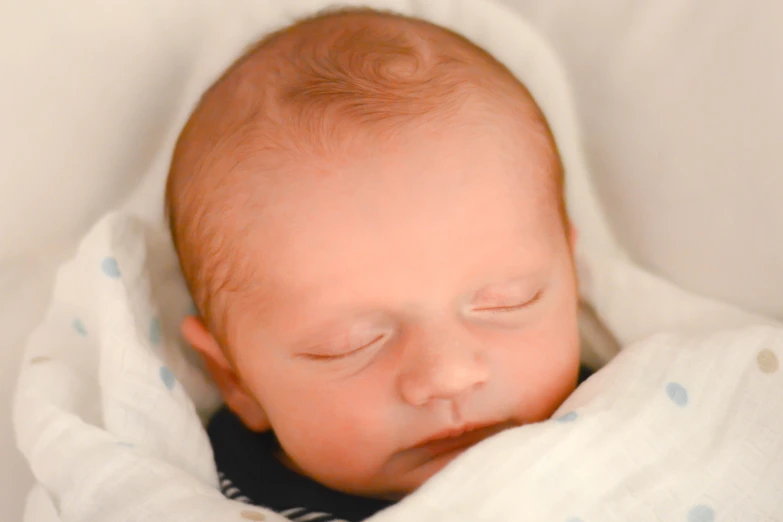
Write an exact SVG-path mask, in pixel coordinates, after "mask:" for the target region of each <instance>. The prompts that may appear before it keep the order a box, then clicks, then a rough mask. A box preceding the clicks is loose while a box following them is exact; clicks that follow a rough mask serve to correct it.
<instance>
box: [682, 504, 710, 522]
mask: <svg viewBox="0 0 783 522" xmlns="http://www.w3.org/2000/svg"><path fill="white" fill-rule="evenodd" d="M714 520H715V511H714V510H713V509H712V508H711V507H710V506H707V505H704V504H699V505H698V506H693V507H692V508H691V510H690V511H688V522H714Z"/></svg>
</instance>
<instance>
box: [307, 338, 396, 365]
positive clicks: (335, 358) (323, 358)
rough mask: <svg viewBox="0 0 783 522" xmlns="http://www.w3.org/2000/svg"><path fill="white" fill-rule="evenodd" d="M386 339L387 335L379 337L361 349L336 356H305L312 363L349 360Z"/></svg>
mask: <svg viewBox="0 0 783 522" xmlns="http://www.w3.org/2000/svg"><path fill="white" fill-rule="evenodd" d="M384 337H386V335H379V336H377V337H375V339H373V340H372V341H370V342H369V343H366V344H363V345H362V346H360V347H359V348H354V349H353V350H350V351H348V352H344V353H338V354H336V355H321V354H317V353H308V354H305V357H306V358H307V359H310V360H311V361H338V360H340V359H347V358H349V357H351V356H353V355H356V354H358V353H359V352H361V351H363V350H365V349H367V348H369V347H370V346H372V345H374V344H375V343H377V342H378V341H380V340H382V339H383V338H384Z"/></svg>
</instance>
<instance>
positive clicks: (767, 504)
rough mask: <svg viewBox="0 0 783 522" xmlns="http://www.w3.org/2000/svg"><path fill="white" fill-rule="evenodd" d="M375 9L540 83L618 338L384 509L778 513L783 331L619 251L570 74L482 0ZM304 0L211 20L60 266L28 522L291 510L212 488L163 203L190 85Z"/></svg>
mask: <svg viewBox="0 0 783 522" xmlns="http://www.w3.org/2000/svg"><path fill="white" fill-rule="evenodd" d="M363 3H365V4H371V5H375V6H381V7H390V8H394V9H398V10H400V11H403V12H408V13H413V14H417V15H420V16H423V17H425V18H429V19H431V20H433V21H434V22H436V23H440V24H442V25H446V26H449V27H451V28H454V29H456V30H458V31H460V32H461V33H463V34H465V35H466V36H468V37H469V38H471V39H473V40H474V41H476V42H477V43H479V44H480V45H483V46H484V47H486V48H487V49H488V50H489V51H490V52H492V53H493V54H495V55H496V56H497V57H498V58H499V59H501V60H502V61H503V62H505V63H506V64H507V65H508V66H509V67H510V68H511V69H512V70H513V71H514V72H515V73H516V74H517V75H518V76H519V77H520V78H521V79H523V81H524V82H525V83H526V84H527V85H528V86H529V88H530V89H531V91H532V92H533V94H534V95H535V97H536V98H537V100H538V101H539V103H540V105H541V106H542V109H543V110H544V112H545V114H546V115H547V118H548V119H549V121H550V124H551V126H552V128H553V131H554V133H555V135H556V138H557V140H558V144H559V147H560V150H561V153H562V155H563V159H564V164H565V167H566V172H567V176H568V199H569V206H570V208H571V213H572V217H573V218H574V221H575V222H576V225H577V227H578V228H579V230H580V241H581V246H580V252H579V254H578V258H579V264H580V275H581V279H582V292H583V296H584V298H585V299H586V301H587V302H589V304H590V306H591V308H592V309H593V310H594V311H595V314H596V315H597V316H598V317H600V318H601V319H602V320H603V323H604V324H605V325H607V326H608V327H609V329H610V330H611V331H612V334H613V335H614V337H615V338H616V339H617V340H619V342H620V344H621V345H623V346H628V348H626V349H625V350H623V351H622V352H621V353H620V354H619V355H618V356H617V357H616V358H614V359H613V360H612V362H611V363H610V364H608V365H607V366H606V367H605V368H604V369H603V370H601V371H600V372H599V373H597V374H596V375H595V376H593V377H592V378H591V379H589V380H588V381H587V382H586V383H585V384H583V385H582V386H581V387H580V388H579V389H578V390H577V391H576V392H575V393H574V394H573V395H572V396H571V397H570V398H569V399H568V400H567V401H566V402H565V403H564V404H563V406H562V407H561V408H560V410H559V411H558V413H557V414H556V415H555V418H554V420H551V421H547V422H543V423H539V424H535V425H529V426H523V427H521V428H517V429H514V430H509V431H507V432H504V433H502V434H500V435H498V436H496V437H493V438H491V439H489V440H486V441H484V442H483V443H481V444H479V445H477V446H476V447H474V448H472V449H470V450H469V451H467V452H466V453H465V454H464V455H463V456H461V457H460V458H459V459H457V460H456V461H455V462H454V463H452V464H451V465H450V466H448V467H447V468H446V469H444V470H443V471H442V472H441V473H440V474H438V475H437V476H436V477H434V478H433V479H432V480H431V481H430V482H428V483H427V484H426V485H425V486H424V487H422V488H421V489H420V490H419V491H417V492H416V493H415V494H413V495H411V496H410V497H408V498H407V499H405V500H403V501H402V502H400V503H399V504H397V505H396V506H394V507H392V508H390V509H388V510H386V511H384V512H381V513H379V514H378V515H376V516H375V517H373V520H377V521H383V522H415V521H419V520H422V521H424V520H426V521H440V520H443V521H445V520H449V521H469V520H470V521H496V520H527V521H557V522H561V521H562V522H579V521H582V522H596V521H601V522H606V521H628V520H633V521H660V520H662V521H670V520H671V521H683V522H713V521H714V522H722V521H732V520H736V521H742V522H755V521H781V520H783V494H782V493H781V492H782V491H783V412H782V411H781V407H780V404H781V398H783V369H780V368H779V366H780V363H779V361H780V359H781V358H783V327H781V325H777V324H774V323H773V322H772V321H767V320H764V319H762V318H757V317H753V316H751V315H748V314H745V313H743V312H741V311H739V310H735V309H733V308H731V307H728V306H724V305H722V304H720V303H716V302H713V301H709V300H706V299H701V298H698V297H696V296H692V295H689V294H687V293H685V292H683V291H681V290H678V289H676V288H674V287H672V286H671V285H669V284H667V283H666V282H664V281H661V280H659V279H657V278H655V277H654V276H651V275H649V274H647V273H645V272H644V271H642V270H640V269H639V268H638V267H636V266H635V265H634V264H633V263H631V261H630V260H628V259H627V257H626V256H625V255H624V254H623V252H622V251H621V249H620V248H619V247H618V246H617V244H616V243H615V241H614V240H613V238H612V236H611V234H610V232H609V228H608V227H607V226H606V223H605V222H604V221H603V219H602V217H601V214H600V212H599V211H598V206H597V204H596V201H595V198H594V196H593V194H592V191H591V188H590V183H589V177H588V173H587V171H586V169H585V165H584V161H583V159H582V156H581V153H580V151H579V142H578V139H577V132H576V124H575V121H574V116H573V111H572V107H571V102H570V99H569V97H568V90H567V85H566V82H565V79H564V77H563V74H562V71H561V70H560V68H559V67H558V65H557V62H556V61H555V60H554V58H553V56H552V54H551V52H550V51H549V49H548V48H547V46H546V45H545V44H544V42H543V41H541V39H540V38H539V37H538V36H537V35H536V34H535V33H534V32H533V31H531V29H530V28H529V27H528V26H527V25H526V24H525V23H524V22H523V21H522V20H520V19H519V18H517V17H515V16H514V15H513V14H511V13H510V12H507V11H506V10H503V9H501V8H499V7H497V6H495V5H493V4H488V3H484V2H481V1H480V0H475V1H458V0H419V1H408V2H405V1H399V2H395V1H392V0H388V1H377V2H363ZM295 4H296V9H293V8H290V9H293V10H290V9H289V12H285V13H284V12H283V11H282V10H281V9H280V8H279V7H277V6H275V5H272V3H271V2H263V1H260V2H257V3H255V6H254V7H253V9H255V11H253V13H252V16H250V14H248V13H238V14H236V16H235V17H234V18H232V20H233V22H232V23H229V24H226V25H225V26H224V27H223V30H222V32H221V31H217V32H216V33H215V34H216V36H215V38H214V39H213V40H212V41H211V42H210V43H212V44H214V46H213V47H212V48H211V49H210V52H209V53H205V54H204V56H203V63H201V68H200V69H198V71H197V72H196V73H194V78H193V82H192V85H191V89H190V90H189V91H188V92H189V94H186V96H185V98H186V99H185V100H184V101H183V106H182V108H181V109H182V110H181V111H180V118H179V119H178V120H177V121H174V122H172V126H171V132H170V135H169V136H168V140H169V141H167V142H166V147H165V149H166V150H167V151H169V152H165V153H164V152H162V153H161V156H160V158H159V161H158V162H157V163H156V165H154V166H153V168H152V169H151V171H150V173H148V176H147V183H146V184H145V185H144V186H143V187H142V189H141V190H140V191H139V192H138V193H137V194H135V195H134V196H133V197H132V198H131V199H130V200H129V202H128V204H127V206H125V207H124V208H122V209H119V210H118V211H115V212H113V213H111V214H110V215H108V216H106V217H104V218H103V219H102V220H100V222H99V223H98V224H97V225H96V226H95V227H94V228H93V229H92V230H91V231H90V232H89V234H88V235H87V236H86V237H85V239H84V240H83V242H82V244H81V246H80V248H79V251H78V252H77V254H76V256H75V257H74V259H73V260H72V261H70V262H69V263H68V264H66V265H65V266H64V267H63V268H62V269H61V271H60V273H59V275H58V280H57V284H56V288H55V292H54V296H53V300H52V304H51V307H50V310H49V312H48V314H47V317H46V319H45V320H44V322H43V323H42V324H41V325H40V326H39V328H38V329H37V330H36V332H35V333H34V335H33V336H32V338H31V339H30V342H29V345H28V346H27V348H26V356H25V361H24V366H23V368H22V372H21V377H20V382H19V386H18V391H17V395H16V399H15V412H14V424H15V429H16V433H17V439H18V441H19V445H20V448H21V450H22V452H23V453H24V454H25V456H26V458H27V459H28V461H29V462H30V465H31V467H32V469H33V472H34V474H35V477H36V479H37V481H38V483H39V486H38V487H37V488H36V490H35V491H34V492H33V493H32V494H31V496H30V498H29V499H28V506H27V514H26V520H27V521H28V522H55V521H62V522H120V521H124V522H131V521H133V522H141V521H155V522H180V521H181V522H185V521H187V522H208V521H209V522H232V521H238V522H241V521H242V520H264V519H265V520H269V521H274V520H284V519H283V517H281V516H280V515H277V514H274V513H271V512H268V511H266V510H263V509H261V508H255V507H250V506H247V505H245V504H242V503H239V502H234V501H231V500H227V499H225V498H223V497H222V495H221V494H220V493H219V491H218V489H217V485H218V477H217V474H216V470H215V468H214V464H213V462H212V453H211V449H210V446H209V441H208V439H207V437H206V433H205V431H204V429H203V421H204V419H205V418H206V416H208V415H209V414H210V413H211V412H212V411H214V409H215V408H216V407H217V405H218V403H219V398H218V396H217V394H216V392H215V390H214V388H213V387H212V385H211V383H210V382H209V380H208V379H207V377H206V376H205V374H204V373H203V372H202V371H201V369H200V368H199V366H198V365H197V364H196V363H195V361H194V359H193V358H192V356H191V355H190V352H189V351H187V350H186V349H184V347H183V344H182V340H181V339H180V336H179V333H178V324H179V322H180V320H181V319H182V317H184V315H186V314H188V313H190V311H191V303H190V300H189V297H188V295H187V291H186V289H185V286H184V284H183V282H182V279H181V275H180V273H179V270H178V265H177V261H176V258H175V256H174V253H173V250H172V247H171V245H170V241H169V237H168V234H167V233H166V230H165V227H164V225H163V223H162V219H161V215H160V206H161V203H160V201H161V197H160V195H161V191H162V186H163V181H164V177H165V171H166V166H167V163H168V157H169V154H170V145H171V144H172V143H173V140H174V138H175V136H176V134H177V130H178V129H179V127H180V126H181V124H182V122H183V121H184V118H185V117H186V115H187V113H188V111H189V109H190V107H192V106H193V104H194V103H195V101H196V99H197V96H198V93H200V92H201V91H202V90H203V89H204V88H205V87H206V86H207V85H208V83H209V82H210V80H211V79H212V78H214V76H215V75H216V74H217V73H218V72H219V71H220V70H221V69H222V68H223V67H225V66H226V65H227V64H228V63H229V62H230V61H231V59H232V58H233V57H234V55H235V54H236V53H237V52H238V51H239V50H240V49H241V47H242V46H243V45H245V44H246V43H247V42H248V41H250V39H251V38H252V37H253V36H254V35H257V34H258V33H259V32H263V31H266V30H269V29H272V28H275V27H277V26H280V25H283V24H285V23H287V22H289V21H290V15H292V14H301V13H304V12H308V11H311V10H312V9H314V8H318V7H323V6H324V5H326V2H318V1H310V2H296V3H295ZM289 7H290V6H289ZM239 21H241V22H239ZM262 21H263V22H262ZM232 24H233V25H232ZM238 27H239V28H242V30H237V28H238ZM227 35H230V36H227ZM592 326H594V325H591V324H587V325H586V334H587V336H588V337H589V339H588V340H590V341H591V343H590V346H591V347H592V349H591V351H590V353H589V354H588V355H589V356H590V358H591V359H592V360H600V361H604V362H605V361H606V360H608V359H609V358H611V357H612V356H613V355H614V349H613V345H612V343H611V342H606V341H607V338H606V337H605V336H603V335H600V334H601V332H600V331H599V332H598V334H599V335H591V334H592V333H595V329H594V328H592ZM656 334H657V335H656Z"/></svg>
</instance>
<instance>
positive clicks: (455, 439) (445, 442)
mask: <svg viewBox="0 0 783 522" xmlns="http://www.w3.org/2000/svg"><path fill="white" fill-rule="evenodd" d="M512 426H513V425H512V424H511V423H508V422H504V423H494V424H483V425H473V426H465V427H463V428H458V429H452V430H446V431H443V432H440V433H437V434H435V435H434V436H432V437H429V438H427V439H425V440H424V441H423V442H421V443H419V444H417V445H416V446H414V449H418V450H422V451H424V452H426V453H427V454H428V456H429V457H430V458H435V457H441V456H444V455H447V454H452V453H456V452H461V451H463V450H466V449H467V448H469V447H471V446H473V445H475V444H478V443H479V442H481V441H482V440H484V439H486V438H489V437H491V436H492V435H495V434H496V433H500V432H501V431H503V430H505V429H507V428H510V427H512Z"/></svg>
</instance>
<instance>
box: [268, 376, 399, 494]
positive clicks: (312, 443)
mask: <svg viewBox="0 0 783 522" xmlns="http://www.w3.org/2000/svg"><path fill="white" fill-rule="evenodd" d="M341 388H342V387H341ZM300 399H301V400H302V401H304V402H303V403H302V404H299V405H298V406H297V407H296V408H295V409H292V410H291V412H295V415H286V416H285V417H283V418H282V419H281V421H283V422H281V424H284V425H280V426H273V428H274V429H275V431H276V433H277V436H278V438H279V439H280V442H281V444H282V446H283V448H284V450H285V451H286V453H287V454H288V455H289V457H290V458H291V459H292V460H293V461H294V462H295V463H296V464H297V465H298V466H299V467H301V468H302V469H303V471H305V472H306V474H308V475H309V476H311V477H313V478H315V479H316V480H320V481H322V482H324V483H327V484H330V485H332V486H333V487H336V485H337V484H344V485H347V484H349V483H354V482H356V481H360V480H363V479H365V478H366V477H370V476H372V475H373V474H374V473H376V472H377V470H378V469H379V468H381V467H382V466H383V463H384V461H385V460H386V459H388V457H389V453H390V451H391V449H390V446H391V444H390V439H391V438H392V437H391V435H392V426H389V425H388V422H387V419H386V418H385V411H387V410H388V407H386V406H384V405H383V404H381V403H379V401H378V400H377V399H376V398H375V394H373V393H371V392H369V391H364V393H360V391H359V390H355V389H352V388H350V387H348V386H345V387H344V388H342V389H337V388H335V387H332V388H331V389H330V390H328V391H327V390H322V391H321V393H314V394H312V395H310V396H309V397H308V398H305V397H300Z"/></svg>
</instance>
